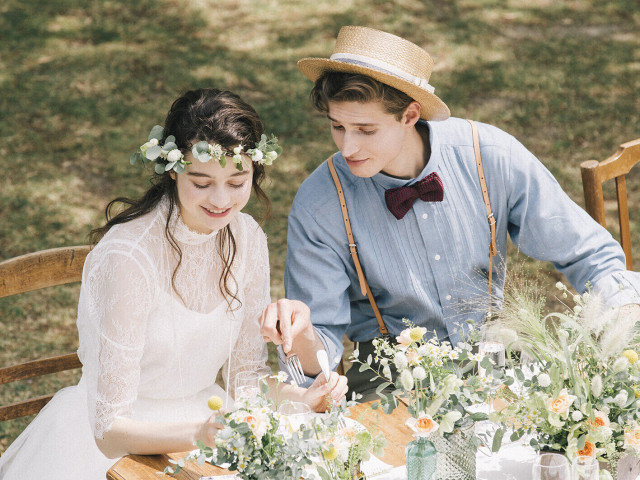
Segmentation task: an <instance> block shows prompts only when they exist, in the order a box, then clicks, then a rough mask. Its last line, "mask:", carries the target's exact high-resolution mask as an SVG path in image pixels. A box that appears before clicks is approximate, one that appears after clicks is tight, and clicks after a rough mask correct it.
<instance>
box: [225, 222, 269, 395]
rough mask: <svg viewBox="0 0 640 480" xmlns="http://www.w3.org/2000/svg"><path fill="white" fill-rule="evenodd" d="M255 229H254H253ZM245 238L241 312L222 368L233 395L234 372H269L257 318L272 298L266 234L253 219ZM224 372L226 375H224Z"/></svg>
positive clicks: (265, 348) (228, 388)
mask: <svg viewBox="0 0 640 480" xmlns="http://www.w3.org/2000/svg"><path fill="white" fill-rule="evenodd" d="M254 229H255V231H254ZM246 235H247V237H248V238H249V239H250V241H249V242H248V246H247V250H246V258H245V262H246V265H245V268H246V273H245V286H244V298H245V300H244V302H245V305H244V312H243V320H242V326H241V327H240V335H239V337H238V340H237V341H236V344H235V346H234V348H233V350H232V353H231V366H230V371H229V372H227V371H226V369H227V368H229V365H225V367H224V368H223V376H224V378H225V379H226V378H229V383H230V385H227V390H229V392H230V393H231V396H232V397H233V398H235V391H234V390H235V387H234V386H235V376H236V375H237V374H238V373H239V372H241V371H246V370H255V371H257V372H259V373H262V374H265V375H267V374H270V373H271V369H270V368H269V367H268V366H267V357H268V353H267V344H266V343H265V341H264V339H263V338H262V335H260V323H259V318H260V314H261V313H262V310H263V309H264V308H265V307H266V306H267V305H268V304H269V302H270V301H271V297H270V283H269V282H270V278H269V252H268V250H267V238H266V236H265V234H264V232H263V231H262V229H261V228H260V227H259V226H258V224H257V223H255V221H251V223H250V224H249V225H248V227H247V233H246ZM227 373H228V374H229V376H228V377H227Z"/></svg>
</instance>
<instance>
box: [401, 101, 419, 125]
mask: <svg viewBox="0 0 640 480" xmlns="http://www.w3.org/2000/svg"><path fill="white" fill-rule="evenodd" d="M420 109H421V106H420V104H419V103H418V102H416V101H413V102H411V103H410V104H409V105H408V106H407V108H406V109H405V111H404V113H403V114H402V119H401V120H400V122H401V123H402V124H403V125H405V126H407V127H413V126H414V125H415V124H416V123H418V120H420Z"/></svg>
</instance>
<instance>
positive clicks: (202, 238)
mask: <svg viewBox="0 0 640 480" xmlns="http://www.w3.org/2000/svg"><path fill="white" fill-rule="evenodd" d="M160 211H161V212H162V214H163V215H162V216H163V218H167V213H168V212H169V199H168V198H166V197H165V198H164V199H163V200H162V202H161V204H160ZM169 228H170V229H171V231H172V233H173V236H174V237H175V239H176V240H177V241H178V242H180V243H183V244H185V245H201V244H203V243H205V242H208V241H210V240H212V239H214V238H216V236H217V235H218V230H214V231H212V232H211V233H199V232H194V231H193V230H191V229H190V228H189V227H188V226H187V225H186V224H185V223H184V221H183V220H182V216H181V215H180V210H179V207H178V205H175V206H174V209H173V212H171V220H170V222H169Z"/></svg>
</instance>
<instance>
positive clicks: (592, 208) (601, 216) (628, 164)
mask: <svg viewBox="0 0 640 480" xmlns="http://www.w3.org/2000/svg"><path fill="white" fill-rule="evenodd" d="M639 162H640V138H638V139H636V140H633V141H631V142H627V143H623V144H622V145H620V147H619V148H618V151H617V152H616V153H615V154H614V155H612V156H611V157H609V158H607V159H606V160H603V161H602V162H597V161H596V160H589V161H586V162H582V163H581V164H580V170H581V172H582V188H583V190H584V201H585V205H586V210H587V212H589V215H591V216H592V217H593V218H594V219H595V220H596V222H598V223H599V224H600V225H602V226H603V227H606V226H607V224H606V221H605V212H604V195H603V192H602V184H603V183H604V182H606V181H607V180H611V179H613V178H615V180H616V193H617V199H618V221H619V223H620V244H621V245H622V249H623V250H624V254H625V256H626V257H627V270H632V268H633V263H632V258H631V231H630V224H629V205H628V198H627V184H626V175H627V174H628V173H629V171H630V170H631V168H632V167H633V166H634V165H636V164H637V163H639Z"/></svg>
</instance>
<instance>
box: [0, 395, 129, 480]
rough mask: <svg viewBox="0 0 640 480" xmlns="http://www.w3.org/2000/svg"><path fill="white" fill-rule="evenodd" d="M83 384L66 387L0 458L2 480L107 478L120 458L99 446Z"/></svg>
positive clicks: (97, 479)
mask: <svg viewBox="0 0 640 480" xmlns="http://www.w3.org/2000/svg"><path fill="white" fill-rule="evenodd" d="M87 412H88V410H87V393H86V390H85V389H84V388H83V384H82V383H80V384H79V385H75V386H72V387H67V388H63V389H62V390H60V391H59V392H58V393H57V394H56V395H55V396H54V397H53V399H52V400H51V401H50V402H49V403H48V404H47V405H46V406H45V407H44V408H43V409H42V410H41V411H40V413H39V414H38V416H37V417H36V418H34V419H33V421H32V422H31V423H30V424H29V425H28V426H27V428H25V430H24V431H23V432H22V433H21V434H20V436H19V437H18V438H16V440H15V441H14V442H13V443H12V444H11V445H10V446H9V448H8V449H7V450H6V451H5V452H4V454H3V455H2V456H1V457H0V479H2V480H70V479H78V480H80V479H82V480H104V479H105V478H106V474H107V470H109V468H111V466H112V465H113V464H114V463H115V462H116V461H117V459H109V458H107V457H105V456H104V455H103V454H102V452H100V450H99V449H98V447H97V445H96V442H95V440H94V437H93V431H92V430H91V427H90V426H89V417H88V413H87Z"/></svg>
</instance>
